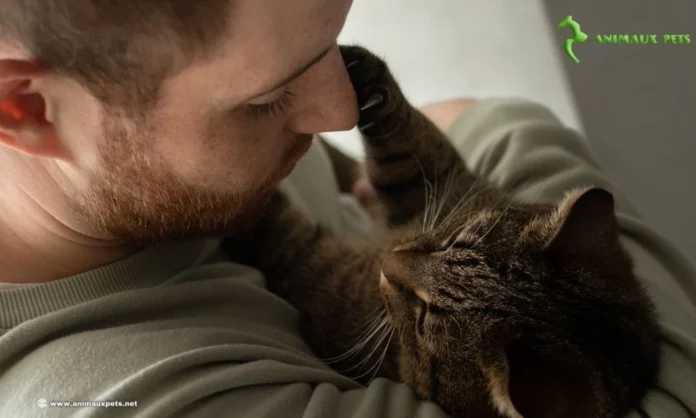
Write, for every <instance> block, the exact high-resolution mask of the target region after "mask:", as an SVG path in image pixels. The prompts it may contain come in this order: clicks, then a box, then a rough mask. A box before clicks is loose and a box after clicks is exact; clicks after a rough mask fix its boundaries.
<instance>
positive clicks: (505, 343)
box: [226, 47, 659, 418]
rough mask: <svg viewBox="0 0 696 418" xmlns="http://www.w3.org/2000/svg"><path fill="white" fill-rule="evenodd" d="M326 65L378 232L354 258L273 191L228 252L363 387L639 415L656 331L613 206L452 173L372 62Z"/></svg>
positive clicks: (546, 414) (600, 193) (607, 197)
mask: <svg viewBox="0 0 696 418" xmlns="http://www.w3.org/2000/svg"><path fill="white" fill-rule="evenodd" d="M342 53H343V56H344V60H345V61H346V63H347V67H348V71H349V73H350V75H351V79H352V81H353V84H354V87H355V90H356V92H357V95H358V101H359V103H360V104H361V117H360V121H359V127H360V130H361V133H362V135H363V139H364V145H365V148H366V153H367V158H366V168H367V173H368V175H369V178H370V181H371V182H372V184H373V185H374V187H375V189H376V190H377V192H378V195H379V199H380V203H381V205H382V206H381V207H382V208H383V209H384V211H383V213H384V225H385V226H386V230H387V231H388V233H387V234H386V235H384V236H376V237H375V240H374V245H371V246H367V245H366V246H365V247H362V248H356V247H355V246H354V245H349V244H348V243H346V242H344V241H342V240H341V239H339V238H337V237H334V236H332V235H331V234H330V233H329V232H328V231H326V230H324V229H322V228H321V227H320V226H316V225H314V224H313V223H312V222H310V221H309V220H308V219H307V218H305V217H304V215H302V214H300V212H298V211H297V210H295V209H294V208H293V207H292V206H291V205H290V204H289V203H288V201H287V200H286V198H284V197H283V196H282V195H281V194H279V193H277V194H275V195H274V197H273V198H272V201H271V204H270V205H269V207H268V211H267V212H266V214H265V215H264V216H263V219H262V220H261V221H260V222H259V223H258V225H257V226H256V227H255V229H254V230H253V231H252V232H251V233H250V234H249V236H247V237H246V238H245V239H244V241H243V242H242V243H241V245H237V246H235V245H232V244H229V243H228V244H226V245H227V247H226V248H227V249H228V250H229V252H230V253H231V254H233V255H234V256H239V255H240V254H241V251H243V250H244V251H245V252H244V254H246V256H247V257H248V258H247V259H246V260H244V261H245V262H247V263H249V264H251V265H254V266H255V267H257V268H259V269H260V270H261V271H262V272H263V273H264V274H265V275H266V277H267V280H268V286H269V289H270V290H271V291H273V292H275V293H276V294H278V295H279V296H281V297H282V298H284V299H286V300H287V301H289V302H290V303H291V304H292V305H294V306H295V307H296V308H297V309H298V310H299V312H300V318H301V319H300V324H299V326H300V330H301V332H302V334H303V336H304V337H305V338H306V340H307V342H308V343H309V345H310V346H311V347H312V349H313V350H315V352H316V353H317V355H319V356H320V357H321V358H323V359H332V364H333V366H334V367H335V368H336V369H337V370H339V371H343V372H345V373H346V374H347V375H349V376H351V377H354V378H356V379H357V380H359V381H361V382H364V383H365V382H367V381H369V380H370V379H371V378H373V377H374V376H381V377H387V378H390V379H393V380H398V381H403V382H406V383H407V384H409V385H410V386H411V387H412V388H413V389H414V390H415V392H416V393H417V395H418V396H420V397H421V398H423V399H429V400H432V401H434V402H436V403H438V404H440V405H441V406H442V407H443V408H444V409H445V410H447V411H448V412H449V413H451V414H452V415H453V416H455V417H472V418H473V417H476V418H489V417H490V418H492V417H509V418H520V417H524V418H550V417H563V418H600V417H602V418H604V417H621V416H623V415H624V414H625V413H626V412H627V411H629V410H630V409H632V408H634V407H637V406H639V405H640V403H641V400H642V398H643V396H644V394H645V392H646V390H647V389H648V388H649V387H650V386H651V385H652V384H653V382H654V380H655V378H656V374H657V370H658V363H659V352H658V330H657V325H656V319H655V316H654V311H653V308H652V305H651V302H650V301H649V299H648V297H647V296H646V294H645V292H644V290H643V289H642V287H641V286H640V284H639V283H638V281H637V280H636V278H635V277H634V274H633V271H632V262H631V259H630V258H629V256H628V254H627V253H626V252H625V251H624V249H623V248H622V246H621V244H620V242H619V235H618V227H617V220H616V218H615V215H614V202H613V198H612V196H611V194H610V193H609V192H607V191H604V190H601V189H597V188H589V189H585V190H578V191H573V192H570V193H569V194H568V195H567V197H566V198H565V200H564V201H562V202H560V204H558V205H556V206H552V205H541V204H523V203H519V202H515V201H513V200H512V199H511V198H510V197H509V196H508V195H507V194H506V193H505V192H504V191H501V190H498V189H496V188H495V187H492V186H491V185H489V184H486V183H485V181H483V180H482V179H477V178H476V177H474V176H473V175H472V174H471V173H470V172H468V171H467V169H466V167H465V166H464V164H463V162H462V160H461V158H460V157H459V156H458V154H457V152H456V150H455V149H454V148H453V146H452V145H451V144H450V142H449V141H448V140H447V139H446V138H445V136H444V134H443V133H442V132H441V131H439V130H438V129H437V128H436V127H435V126H434V125H433V124H432V123H431V122H430V121H429V120H427V119H426V118H425V117H424V116H423V115H422V114H421V113H420V112H419V111H417V110H416V109H415V108H413V107H412V106H411V105H410V104H409V103H408V102H407V100H406V99H405V98H404V96H403V94H402V93H401V91H400V89H399V87H398V85H397V83H396V82H395V80H394V79H393V77H392V75H391V74H390V72H389V70H388V68H387V66H386V64H385V63H384V62H383V61H381V60H380V59H378V58H377V57H375V56H374V55H373V54H372V53H370V52H368V51H367V50H365V49H362V48H360V47H342ZM437 184H439V185H440V186H441V187H435V185H437ZM424 196H426V197H428V199H424V198H423V197H424ZM368 340H370V341H368Z"/></svg>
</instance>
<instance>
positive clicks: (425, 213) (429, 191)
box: [411, 153, 433, 232]
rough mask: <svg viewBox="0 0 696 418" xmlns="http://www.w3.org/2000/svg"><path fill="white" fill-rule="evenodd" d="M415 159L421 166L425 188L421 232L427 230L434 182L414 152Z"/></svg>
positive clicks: (419, 166)
mask: <svg viewBox="0 0 696 418" xmlns="http://www.w3.org/2000/svg"><path fill="white" fill-rule="evenodd" d="M411 154H412V155H413V159H414V160H415V161H416V164H418V168H420V172H421V175H422V176H423V190H424V194H425V196H424V198H425V208H424V209H423V229H422V231H421V232H425V228H426V225H428V215H429V213H430V212H431V210H432V209H431V206H432V188H433V185H432V183H431V182H430V181H429V180H428V177H427V176H426V175H425V169H424V168H423V165H422V164H421V163H420V161H419V160H418V157H417V156H416V155H415V154H414V153H411Z"/></svg>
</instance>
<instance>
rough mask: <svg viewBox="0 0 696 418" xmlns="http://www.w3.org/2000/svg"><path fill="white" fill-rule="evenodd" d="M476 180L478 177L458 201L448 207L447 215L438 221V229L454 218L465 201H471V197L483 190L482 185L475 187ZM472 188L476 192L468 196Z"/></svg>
mask: <svg viewBox="0 0 696 418" xmlns="http://www.w3.org/2000/svg"><path fill="white" fill-rule="evenodd" d="M478 181H479V179H478V178H476V179H475V180H474V182H473V183H472V185H471V187H469V189H468V190H467V191H466V193H464V195H463V196H462V197H461V198H460V199H459V201H458V202H457V203H456V204H455V205H454V207H453V208H452V209H450V211H449V213H448V214H447V216H446V217H445V218H444V219H443V220H442V222H440V226H439V227H438V229H440V228H444V227H446V226H447V225H448V224H449V222H450V221H452V220H453V219H455V216H456V215H457V213H458V212H459V210H461V208H462V207H463V206H465V205H466V204H467V203H470V202H472V201H473V199H474V198H476V196H478V195H479V194H481V193H482V192H483V190H484V188H483V187H480V188H477V187H476V183H477V182H478ZM473 190H476V193H474V194H473V195H471V196H470V194H471V192H472V191H473Z"/></svg>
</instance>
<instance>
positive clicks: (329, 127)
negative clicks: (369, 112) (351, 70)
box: [287, 47, 360, 134]
mask: <svg viewBox="0 0 696 418" xmlns="http://www.w3.org/2000/svg"><path fill="white" fill-rule="evenodd" d="M302 78H303V80H301V81H300V80H298V81H300V83H301V84H300V85H299V86H298V87H299V91H298V97H297V98H296V100H297V101H296V102H295V106H294V111H293V115H292V116H291V118H290V119H289V121H288V124H287V128H288V129H289V130H291V131H293V132H296V133H299V134H315V133H320V132H334V131H347V130H350V129H353V128H354V127H355V125H356V124H357V123H358V118H359V116H360V115H359V111H358V102H357V97H356V94H355V91H354V90H353V85H352V83H351V81H350V77H349V76H348V71H347V70H346V67H345V64H344V62H343V57H342V56H341V54H340V52H339V49H338V47H336V48H335V49H334V50H333V51H331V52H330V53H329V54H328V55H327V56H326V57H324V59H323V60H322V61H320V62H319V63H317V64H316V65H315V66H314V67H312V68H311V69H310V70H309V71H308V72H307V73H306V74H304V76H303V77H302Z"/></svg>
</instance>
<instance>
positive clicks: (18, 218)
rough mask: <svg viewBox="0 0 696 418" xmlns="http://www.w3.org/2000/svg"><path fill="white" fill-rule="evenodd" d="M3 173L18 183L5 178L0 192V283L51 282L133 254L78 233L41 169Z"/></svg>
mask: <svg viewBox="0 0 696 418" xmlns="http://www.w3.org/2000/svg"><path fill="white" fill-rule="evenodd" d="M5 168H8V167H5ZM25 168H31V169H32V171H30V172H27V171H25V170H24V169H25ZM13 169H14V170H13ZM9 170H10V173H11V174H14V175H17V176H18V177H17V178H9V179H8V178H6V179H5V180H4V181H3V184H2V185H1V186H2V187H1V188H0V254H1V256H0V282H4V283H27V284H29V283H44V282H49V281H55V280H59V279H62V278H66V277H70V276H73V275H76V274H80V273H84V272H86V271H89V270H92V269H95V268H97V267H100V266H103V265H106V264H110V263H112V262H115V261H118V260H120V259H123V258H125V257H127V256H128V255H129V254H133V253H134V252H136V251H137V250H138V248H137V247H135V246H132V245H124V244H121V243H118V242H114V241H110V240H106V239H100V238H98V237H96V236H94V235H93V234H90V232H89V230H88V229H86V228H81V227H84V226H85V222H84V221H81V220H80V219H79V214H75V213H74V212H73V211H71V209H70V208H68V207H67V206H66V205H65V204H64V202H65V200H66V199H65V196H63V195H61V193H62V192H61V190H60V187H58V184H56V183H55V178H53V177H54V176H53V175H52V173H50V172H49V170H46V169H45V167H23V166H15V167H9ZM20 170H21V171H20ZM27 173H31V175H28V174H27ZM22 174H23V176H22ZM13 180H16V181H13ZM20 181H24V183H20ZM37 184H39V185H47V184H53V186H54V187H50V188H47V189H50V190H47V189H44V188H39V187H35V185H37Z"/></svg>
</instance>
